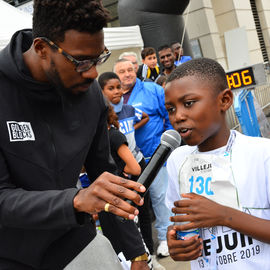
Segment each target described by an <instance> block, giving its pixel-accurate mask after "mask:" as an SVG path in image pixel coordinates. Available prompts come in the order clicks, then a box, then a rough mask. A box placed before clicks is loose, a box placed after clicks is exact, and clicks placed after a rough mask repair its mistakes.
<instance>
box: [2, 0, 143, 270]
mask: <svg viewBox="0 0 270 270" xmlns="http://www.w3.org/2000/svg"><path fill="white" fill-rule="evenodd" d="M107 18H108V15H107V12H106V11H105V10H104V8H103V6H102V5H101V2H100V1H98V0H96V1H95V0H92V1H91V0H84V1H82V0H70V1H64V0H57V1H56V0H54V1H53V0H52V1H46V0H36V1H35V2H34V14H33V31H31V30H22V31H18V32H16V33H15V34H14V35H13V37H12V39H11V42H10V44H9V45H8V46H7V47H6V48H5V49H4V50H2V51H1V53H0V110H1V111H0V269H1V270H11V269H12V270H14V269H16V270H35V269H39V270H41V269H44V270H45V269H49V270H58V269H63V268H65V269H66V270H70V269H78V270H79V269H86V268H87V269H95V270H98V269H106V267H107V269H121V266H120V265H119V262H118V260H117V257H116V256H114V254H113V253H112V248H111V245H110V244H109V243H108V241H107V242H106V239H105V238H102V237H101V238H100V237H99V238H98V237H97V236H96V229H95V226H94V223H93V219H92V216H91V215H92V214H96V213H99V212H101V211H104V210H105V211H106V212H110V213H113V214H115V215H119V216H121V217H124V218H126V219H130V220H132V219H133V218H134V217H135V216H136V215H137V214H138V210H137V209H136V208H135V207H133V206H131V205H130V204H128V203H127V202H126V201H125V200H124V199H125V198H127V199H130V200H132V201H133V202H135V203H136V204H137V205H142V204H143V200H142V199H141V197H140V196H139V195H138V193H137V192H143V191H145V188H144V187H143V186H142V185H140V184H138V183H136V182H133V181H128V180H125V179H122V178H120V177H117V176H115V175H113V174H111V172H114V169H115V165H114V164H113V163H112V162H111V158H110V152H109V142H108V134H107V124H106V117H107V107H106V105H105V103H104V100H103V96H102V93H101V91H100V88H99V87H98V84H97V82H96V81H95V78H96V77H97V70H96V65H98V64H102V63H103V62H105V61H106V60H107V58H108V57H109V55H110V52H109V51H108V50H107V49H106V47H105V46H104V34H103V30H102V29H103V27H105V26H106V24H107ZM83 165H84V167H85V168H86V171H87V173H88V176H89V178H90V180H91V181H92V184H91V185H90V186H89V187H88V188H85V189H80V190H78V189H77V188H76V183H77V179H78V177H79V174H80V171H81V168H82V166H83ZM134 190H135V191H137V192H135V191H134ZM134 226H135V225H134ZM97 238H98V239H97ZM92 240H93V242H92ZM93 243H94V245H91V244H93ZM98 246H99V247H100V246H101V248H100V249H99V251H100V252H102V251H103V254H102V253H99V256H97V255H96V253H95V247H96V248H97V249H98ZM93 247H94V248H93ZM137 252H138V254H137V255H135V256H139V255H143V253H144V252H145V250H144V248H143V246H142V247H141V246H137ZM133 255H134V254H133ZM140 257H142V256H139V258H137V259H136V260H137V261H139V262H140V259H141V260H142V259H145V258H140ZM146 265H147V264H146ZM134 269H135V268H134ZM137 269H147V268H137Z"/></svg>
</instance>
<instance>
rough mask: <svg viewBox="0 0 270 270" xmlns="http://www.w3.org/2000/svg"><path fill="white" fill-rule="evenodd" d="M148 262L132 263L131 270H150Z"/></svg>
mask: <svg viewBox="0 0 270 270" xmlns="http://www.w3.org/2000/svg"><path fill="white" fill-rule="evenodd" d="M149 269H150V268H149V266H148V264H147V261H140V262H132V263H131V267H130V270H149Z"/></svg>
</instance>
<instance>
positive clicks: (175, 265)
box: [159, 256, 190, 270]
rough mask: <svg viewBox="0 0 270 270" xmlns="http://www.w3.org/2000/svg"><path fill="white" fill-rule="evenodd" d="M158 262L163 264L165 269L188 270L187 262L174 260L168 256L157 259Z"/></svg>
mask: <svg viewBox="0 0 270 270" xmlns="http://www.w3.org/2000/svg"><path fill="white" fill-rule="evenodd" d="M159 263H160V264H161V265H163V266H164V267H165V268H166V270H190V264H189V262H175V261H173V260H172V259H171V257H170V256H169V257H166V258H162V259H159Z"/></svg>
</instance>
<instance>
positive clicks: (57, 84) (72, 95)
mask: <svg viewBox="0 0 270 270" xmlns="http://www.w3.org/2000/svg"><path fill="white" fill-rule="evenodd" d="M45 72H46V75H47V78H48V81H49V83H50V84H51V85H52V86H54V88H55V89H56V92H57V93H58V94H59V96H60V97H61V99H62V102H63V103H64V104H65V103H68V104H70V105H71V104H74V103H77V102H79V101H80V100H81V99H82V97H83V96H84V95H85V94H86V93H87V92H88V91H85V92H79V91H78V92H74V91H73V89H75V88H77V87H79V86H81V85H85V84H91V83H92V82H93V81H94V80H93V79H88V80H87V81H84V82H83V83H80V84H75V85H73V86H71V87H70V88H67V87H65V86H64V84H63V82H62V80H61V78H60V75H59V72H58V71H57V69H56V66H55V63H54V61H53V60H52V61H51V68H50V69H49V70H47V71H45Z"/></svg>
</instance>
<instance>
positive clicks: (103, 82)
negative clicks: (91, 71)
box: [98, 72, 120, 90]
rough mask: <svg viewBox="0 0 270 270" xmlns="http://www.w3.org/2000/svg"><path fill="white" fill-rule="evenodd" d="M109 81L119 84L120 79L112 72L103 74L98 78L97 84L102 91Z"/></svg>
mask: <svg viewBox="0 0 270 270" xmlns="http://www.w3.org/2000/svg"><path fill="white" fill-rule="evenodd" d="M111 79H117V80H119V82H120V79H119V77H118V75H117V74H115V73H114V72H104V73H102V74H101V75H100V76H99V77H98V83H99V85H100V87H101V89H102V90H103V89H104V87H105V85H106V84H107V82H108V81H109V80H111Z"/></svg>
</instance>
